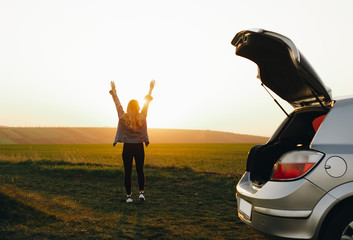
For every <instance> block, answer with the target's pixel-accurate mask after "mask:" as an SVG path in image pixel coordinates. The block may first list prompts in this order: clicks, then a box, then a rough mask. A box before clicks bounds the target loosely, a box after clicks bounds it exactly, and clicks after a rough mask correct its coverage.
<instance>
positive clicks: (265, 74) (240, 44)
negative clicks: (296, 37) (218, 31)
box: [232, 29, 332, 108]
mask: <svg viewBox="0 0 353 240" xmlns="http://www.w3.org/2000/svg"><path fill="white" fill-rule="evenodd" d="M232 45H234V46H235V47H236V50H235V53H236V55H239V56H242V57H244V58H247V59H249V60H251V61H253V62H255V63H256V64H257V66H258V69H259V75H258V77H259V78H260V80H261V82H262V83H263V84H264V85H265V86H266V87H268V88H270V89H271V90H272V91H273V92H275V93H276V94H277V95H278V96H280V97H281V98H282V99H284V100H285V101H287V102H288V103H290V104H291V105H292V106H293V107H294V108H300V107H304V106H313V105H319V104H320V105H321V106H322V107H324V108H325V107H327V106H329V105H330V104H331V101H332V99H331V90H330V89H329V88H328V87H326V86H325V85H324V83H323V82H322V81H321V79H320V77H319V76H318V75H317V74H316V72H315V71H314V69H313V68H312V67H311V66H310V64H309V62H308V61H307V60H306V59H305V57H304V56H303V55H302V54H301V53H300V51H299V50H298V49H297V48H296V46H295V45H294V43H293V42H292V41H291V40H290V39H289V38H287V37H285V36H282V35H280V34H277V33H274V32H270V31H266V30H262V29H259V30H246V31H241V32H239V33H237V34H236V35H235V37H234V38H233V40H232Z"/></svg>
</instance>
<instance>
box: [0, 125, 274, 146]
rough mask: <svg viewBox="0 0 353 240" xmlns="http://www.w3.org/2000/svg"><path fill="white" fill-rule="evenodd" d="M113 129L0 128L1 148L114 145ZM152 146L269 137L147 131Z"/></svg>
mask: <svg viewBox="0 0 353 240" xmlns="http://www.w3.org/2000/svg"><path fill="white" fill-rule="evenodd" d="M115 132H116V128H107V127H105V128H98V127H89V128H84V127H0V144H101V143H113V141H114V137H115ZM148 133H149V137H150V141H151V143H265V142H266V141H267V140H268V137H261V136H253V135H246V134H236V133H230V132H219V131H210V130H184V129H149V130H148Z"/></svg>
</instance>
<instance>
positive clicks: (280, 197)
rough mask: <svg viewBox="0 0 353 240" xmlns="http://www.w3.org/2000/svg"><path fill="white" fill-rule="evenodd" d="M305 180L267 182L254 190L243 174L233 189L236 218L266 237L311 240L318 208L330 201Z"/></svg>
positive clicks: (317, 217)
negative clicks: (236, 204)
mask: <svg viewBox="0 0 353 240" xmlns="http://www.w3.org/2000/svg"><path fill="white" fill-rule="evenodd" d="M323 196H325V192H324V191H323V190H321V189H320V188H318V187H317V186H316V185H314V184H312V183H311V182H310V181H308V180H306V179H304V178H303V179H299V180H296V181H286V182H273V181H269V182H267V183H266V184H265V185H264V186H262V188H256V187H254V186H253V185H252V183H251V181H250V173H245V174H244V175H243V177H242V179H241V180H240V181H239V183H238V185H237V202H238V216H239V218H240V219H241V220H242V221H243V222H245V223H247V224H248V225H250V226H251V227H253V228H255V229H256V230H258V231H260V232H263V233H265V234H267V235H272V236H277V237H283V238H298V239H313V238H314V237H315V236H316V234H317V228H318V226H319V223H320V221H321V216H322V211H323V209H324V207H323V206H321V205H326V202H332V201H334V199H333V198H332V199H326V198H331V197H330V196H325V198H324V199H325V202H323V203H320V204H321V205H320V204H318V203H319V202H321V200H322V199H323Z"/></svg>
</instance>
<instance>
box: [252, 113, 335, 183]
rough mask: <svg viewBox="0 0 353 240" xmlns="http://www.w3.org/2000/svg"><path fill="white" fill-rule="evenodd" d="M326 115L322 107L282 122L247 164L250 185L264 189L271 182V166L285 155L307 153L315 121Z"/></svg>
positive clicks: (254, 150)
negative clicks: (302, 150)
mask: <svg viewBox="0 0 353 240" xmlns="http://www.w3.org/2000/svg"><path fill="white" fill-rule="evenodd" d="M327 112H328V110H325V109H323V108H321V107H311V108H303V109H299V110H296V111H294V112H292V113H291V114H290V115H289V117H287V118H286V119H285V120H284V121H283V122H282V124H281V125H280V126H279V128H278V129H277V130H276V132H275V133H274V134H273V136H272V137H271V139H270V140H269V141H268V142H267V143H266V144H263V145H257V146H254V147H253V148H252V149H251V150H250V152H249V155H248V159H247V164H246V171H248V172H250V179H251V181H252V182H253V183H254V184H255V185H257V186H261V185H263V184H264V183H266V182H267V181H268V180H270V177H271V174H272V169H273V166H274V165H275V163H276V162H277V161H278V160H279V158H280V157H281V156H282V155H283V154H284V153H286V152H288V151H291V150H299V149H309V147H310V143H311V141H312V139H313V138H314V136H315V133H316V131H315V128H316V127H317V126H315V120H316V119H320V117H321V116H322V117H324V116H325V115H326V114H327Z"/></svg>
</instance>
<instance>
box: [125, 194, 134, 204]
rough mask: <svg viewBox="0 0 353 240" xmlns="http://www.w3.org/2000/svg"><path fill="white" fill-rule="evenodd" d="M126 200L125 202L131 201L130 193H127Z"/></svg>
mask: <svg viewBox="0 0 353 240" xmlns="http://www.w3.org/2000/svg"><path fill="white" fill-rule="evenodd" d="M126 202H127V203H132V202H133V201H132V198H131V195H127V198H126Z"/></svg>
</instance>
